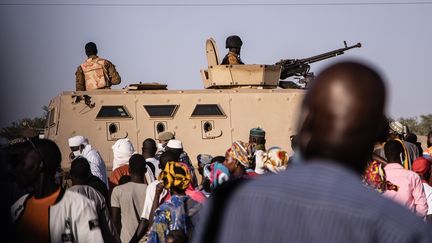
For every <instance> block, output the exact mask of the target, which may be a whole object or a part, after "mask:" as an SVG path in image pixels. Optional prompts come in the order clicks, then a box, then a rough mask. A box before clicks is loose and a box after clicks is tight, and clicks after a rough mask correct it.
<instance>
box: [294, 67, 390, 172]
mask: <svg viewBox="0 0 432 243" xmlns="http://www.w3.org/2000/svg"><path fill="white" fill-rule="evenodd" d="M385 98H386V92H385V86H384V83H383V80H382V78H381V77H380V75H379V74H378V73H377V72H376V71H375V70H373V69H372V68H370V67H368V66H366V65H364V64H360V63H356V62H341V63H337V64H334V65H331V66H330V67H328V68H326V69H324V70H323V71H322V72H321V73H320V74H319V75H318V77H317V79H316V80H315V81H314V82H313V84H312V85H311V87H310V89H309V90H308V92H307V94H306V96H305V99H304V102H303V107H302V112H301V115H300V122H299V124H300V128H299V133H298V135H299V140H298V142H299V148H300V151H301V153H302V155H303V156H304V157H305V158H306V159H307V160H312V159H328V160H332V161H335V162H338V163H340V164H342V165H345V166H347V167H349V168H351V169H353V170H354V171H356V172H358V173H362V172H363V170H364V167H365V165H366V161H367V160H368V158H369V157H370V155H371V153H372V150H373V145H374V143H375V142H376V141H377V139H378V137H380V136H379V135H380V134H381V133H382V131H381V130H382V129H383V128H382V127H383V124H384V123H383V119H385V118H384V114H383V111H384V105H385Z"/></svg>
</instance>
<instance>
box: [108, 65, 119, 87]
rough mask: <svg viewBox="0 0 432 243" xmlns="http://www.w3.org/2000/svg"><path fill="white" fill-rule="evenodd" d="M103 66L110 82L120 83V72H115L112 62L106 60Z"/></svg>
mask: <svg viewBox="0 0 432 243" xmlns="http://www.w3.org/2000/svg"><path fill="white" fill-rule="evenodd" d="M105 65H106V66H105V68H106V70H107V71H108V77H109V79H110V84H112V85H113V84H120V83H121V78H120V74H119V73H118V72H117V70H116V68H115V66H114V64H112V63H111V62H110V61H106V64H105Z"/></svg>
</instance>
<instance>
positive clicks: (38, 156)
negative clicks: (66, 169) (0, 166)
mask: <svg viewBox="0 0 432 243" xmlns="http://www.w3.org/2000/svg"><path fill="white" fill-rule="evenodd" d="M60 162H61V152H60V149H59V148H58V146H57V144H55V143H54V142H53V141H51V140H48V139H31V140H30V139H29V140H28V141H27V149H25V151H24V153H23V159H22V161H21V162H20V163H19V166H18V167H19V168H18V173H21V175H20V176H23V178H25V180H26V182H27V183H29V184H35V183H37V179H38V178H39V177H40V176H41V175H43V176H44V177H45V178H48V179H52V180H54V177H55V174H56V172H57V169H58V168H59V167H60Z"/></svg>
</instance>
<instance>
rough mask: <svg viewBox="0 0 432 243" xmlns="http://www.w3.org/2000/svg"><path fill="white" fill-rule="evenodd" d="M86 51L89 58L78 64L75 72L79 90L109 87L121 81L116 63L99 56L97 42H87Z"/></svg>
mask: <svg viewBox="0 0 432 243" xmlns="http://www.w3.org/2000/svg"><path fill="white" fill-rule="evenodd" d="M85 52H86V55H87V57H88V59H87V60H86V61H85V62H84V63H82V64H81V65H80V66H78V68H77V71H76V73H75V76H76V90H77V91H86V90H87V91H88V90H94V89H109V88H110V87H111V85H114V84H119V83H120V82H121V78H120V75H119V73H118V72H117V70H116V68H115V66H114V64H112V63H111V62H110V61H108V60H105V59H102V58H100V57H98V56H97V47H96V44H95V43H93V42H89V43H87V44H86V45H85Z"/></svg>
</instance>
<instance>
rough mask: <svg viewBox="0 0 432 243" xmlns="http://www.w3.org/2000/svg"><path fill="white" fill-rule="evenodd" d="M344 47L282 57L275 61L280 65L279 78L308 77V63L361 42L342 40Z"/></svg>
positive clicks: (359, 45)
mask: <svg viewBox="0 0 432 243" xmlns="http://www.w3.org/2000/svg"><path fill="white" fill-rule="evenodd" d="M344 45H345V47H344V48H340V49H337V50H334V51H329V52H326V53H322V54H319V55H316V56H312V57H308V58H303V59H282V60H280V61H279V62H277V63H276V65H280V66H281V75H280V78H281V79H286V78H289V77H292V76H301V77H308V76H310V75H308V74H309V70H310V65H309V64H311V63H314V62H319V61H322V60H325V59H328V58H332V57H335V56H339V55H342V54H344V53H345V51H347V50H350V49H353V48H360V47H361V43H357V44H356V45H353V46H347V44H346V41H344Z"/></svg>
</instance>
